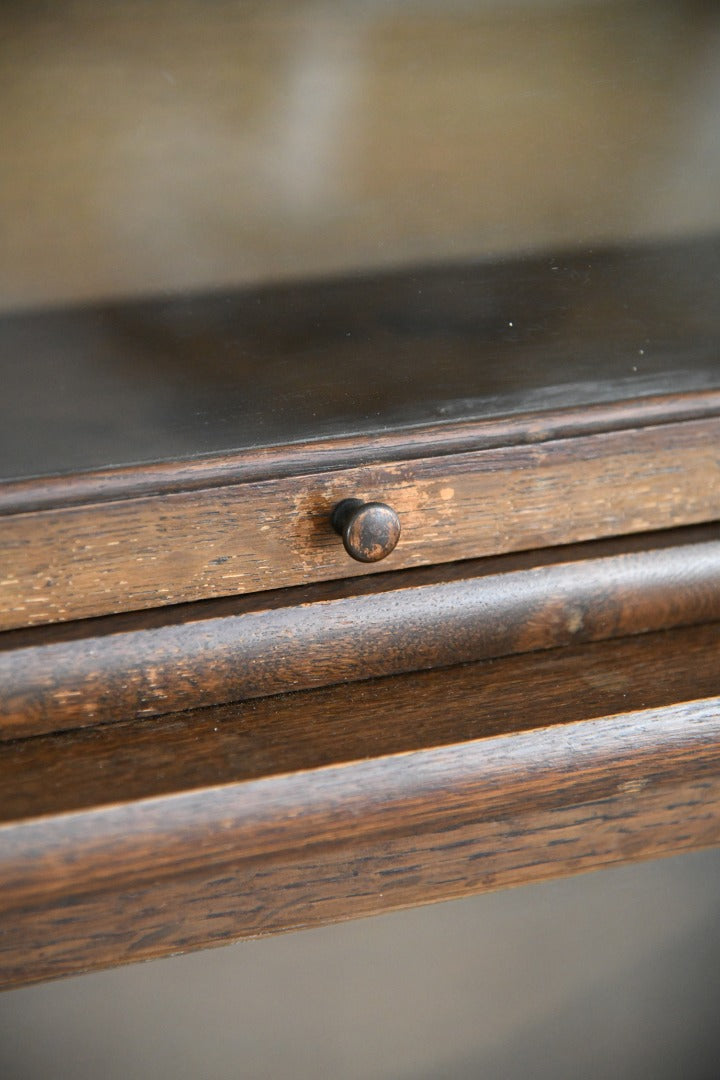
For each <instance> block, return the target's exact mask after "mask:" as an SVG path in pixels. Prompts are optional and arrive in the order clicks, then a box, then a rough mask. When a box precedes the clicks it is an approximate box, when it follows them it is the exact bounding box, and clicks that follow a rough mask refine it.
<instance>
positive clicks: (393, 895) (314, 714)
mask: <svg viewBox="0 0 720 1080" xmlns="http://www.w3.org/2000/svg"><path fill="white" fill-rule="evenodd" d="M718 658H720V632H719V630H718V625H717V624H710V625H707V626H702V627H692V628H687V629H681V630H675V631H669V632H663V633H658V634H648V635H644V636H641V637H636V638H630V639H624V640H617V641H610V642H603V643H599V644H591V645H583V646H571V647H567V648H564V649H558V650H553V651H547V652H541V653H535V654H531V655H529V656H523V657H511V658H507V659H501V660H494V661H484V662H481V663H478V664H473V665H465V666H460V667H457V668H454V669H450V670H448V671H445V672H427V673H419V674H414V675H405V676H396V677H394V678H390V679H382V680H376V681H372V682H368V683H365V684H362V687H358V688H355V689H348V688H335V689H329V688H326V689H323V690H315V691H308V692H306V693H304V694H297V695H289V696H286V697H279V698H265V699H262V700H260V701H254V702H248V703H246V704H244V705H234V706H224V707H219V708H216V709H205V710H200V711H199V712H198V713H195V714H192V713H190V714H180V715H176V716H174V717H171V718H166V719H165V720H159V721H157V724H156V725H155V724H153V725H148V724H144V723H134V724H126V725H116V726H115V725H112V726H106V727H98V728H94V729H87V730H85V731H81V732H76V733H69V734H66V735H54V736H45V737H38V738H34V739H25V740H19V741H17V742H15V743H9V744H6V745H5V746H4V747H2V748H0V778H1V779H0V820H1V821H2V824H1V825H0V883H1V884H0V914H1V918H0V973H1V974H0V978H1V979H2V982H3V985H18V984H21V983H23V982H29V981H33V980H37V979H42V978H49V977H53V976H57V975H61V974H68V973H70V972H77V971H80V970H90V969H93V968H96V967H101V966H105V965H107V964H113V963H120V962H127V961H130V960H132V959H142V958H148V957H151V956H159V955H165V954H167V953H169V952H173V951H178V950H179V949H188V948H194V947H200V946H205V945H208V944H219V943H221V942H223V941H228V940H235V939H237V938H240V937H244V936H254V935H257V934H264V933H272V932H276V931H278V930H287V929H292V928H298V927H300V926H308V925H320V924H322V923H324V922H328V921H332V920H337V919H342V918H348V917H352V916H355V915H360V914H370V913H372V912H376V911H381V910H389V909H392V908H397V907H402V906H406V905H409V904H417V903H425V902H428V901H432V900H439V899H447V898H450V897H455V896H461V895H466V894H468V893H471V892H477V891H481V890H483V889H488V888H497V887H501V886H503V885H507V884H519V883H522V882H527V881H534V880H541V879H543V878H547V877H551V876H556V875H560V874H567V873H573V872H577V871H580V870H587V869H591V868H596V867H599V866H604V865H610V864H614V863H619V862H623V861H631V860H634V859H639V858H647V857H650V856H656V855H661V854H671V853H673V852H677V851H683V850H689V849H691V848H695V847H701V846H708V845H712V844H717V843H719V842H720V779H719V776H720V696H719V694H718V691H719V690H720V678H719V676H718V672H719V671H720V668H719V666H718V662H717V661H718ZM351 706H352V707H351Z"/></svg>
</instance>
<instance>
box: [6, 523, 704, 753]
mask: <svg viewBox="0 0 720 1080" xmlns="http://www.w3.org/2000/svg"><path fill="white" fill-rule="evenodd" d="M713 619H720V527H718V526H717V525H712V526H698V527H695V528H689V529H678V530H671V531H669V532H667V533H653V534H643V535H641V536H635V537H623V538H620V539H617V540H609V541H594V542H591V543H587V544H579V545H574V546H572V547H569V548H567V547H558V548H551V549H546V550H544V551H536V552H527V553H522V554H517V555H508V556H500V557H495V558H490V559H484V560H475V561H472V560H471V561H468V562H462V563H451V564H448V565H445V566H439V567H430V568H423V569H416V570H408V571H400V572H395V573H389V574H381V575H376V576H372V577H369V578H360V579H351V580H349V581H342V582H334V583H323V584H318V585H315V586H308V587H304V588H295V589H290V590H280V591H270V592H267V593H263V594H256V595H253V596H248V597H240V598H237V599H235V598H234V599H226V600H217V601H204V602H200V603H197V604H190V605H178V606H176V607H171V608H165V609H160V610H155V611H149V612H144V613H134V614H129V615H118V616H112V617H109V618H105V619H89V620H84V621H82V622H78V623H70V624H60V625H56V626H54V627H50V628H47V627H36V628H33V629H29V630H19V631H8V632H6V633H4V634H0V685H2V688H3V693H2V701H1V702H0V738H2V739H9V738H17V737H21V736H27V735H36V734H41V733H47V732H51V731H56V730H63V729H68V728H73V727H84V726H87V725H93V724H99V723H109V722H117V721H122V720H124V719H127V718H131V717H151V716H156V715H160V714H163V713H170V712H175V711H178V710H182V709H190V708H194V707H198V706H205V705H217V704H223V703H227V702H231V701H240V700H243V699H247V698H253V697H261V696H264V695H268V694H274V693H279V692H287V691H290V690H302V689H307V688H310V687H314V686H323V685H330V684H333V683H342V682H350V681H356V680H362V679H367V678H370V677H374V676H378V675H388V674H394V673H398V672H404V671H415V670H420V669H427V668H433V667H442V666H446V665H452V664H457V663H461V662H466V661H471V660H479V659H484V658H487V657H494V656H502V655H506V654H511V653H520V652H529V651H532V650H535V649H544V648H553V647H555V646H559V645H566V644H571V643H573V642H581V641H592V640H600V639H603V638H610V637H616V636H623V635H627V634H634V633H645V632H647V631H652V630H659V629H664V628H668V627H673V626H680V625H689V624H692V623H701V622H706V621H710V620H713Z"/></svg>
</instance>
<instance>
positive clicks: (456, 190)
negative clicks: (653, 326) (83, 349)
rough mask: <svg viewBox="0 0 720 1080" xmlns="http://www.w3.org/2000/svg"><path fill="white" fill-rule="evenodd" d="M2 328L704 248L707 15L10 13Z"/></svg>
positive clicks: (393, 8)
mask: <svg viewBox="0 0 720 1080" xmlns="http://www.w3.org/2000/svg"><path fill="white" fill-rule="evenodd" d="M0 100H1V101H2V118H1V120H0V124H1V127H0V145H1V146H2V150H1V152H0V226H1V229H2V241H1V243H0V306H1V307H2V308H4V309H5V310H8V309H14V308H18V307H22V306H43V305H46V304H58V303H67V302H76V301H82V300H87V299H94V298H109V297H126V296H137V295H145V294H147V293H162V292H163V291H167V290H169V291H173V290H193V289H204V288H208V287H217V286H226V285H245V284H255V283H261V282H271V281H278V280H283V279H288V278H306V277H312V276H316V275H327V274H335V273H340V272H346V271H348V270H354V269H362V270H367V269H373V268H376V267H388V266H398V265H403V264H407V263H416V262H428V261H443V260H448V259H450V260H456V259H462V258H465V257H472V258H476V257H480V258H487V257H492V256H496V255H503V254H507V253H518V252H525V251H530V250H538V249H550V248H554V249H556V250H557V249H560V248H568V247H573V246H578V245H588V244H594V243H603V242H611V241H616V240H623V241H627V240H633V239H640V238H647V237H656V236H663V237H665V236H676V235H687V234H695V233H702V232H707V231H709V230H712V229H713V228H717V227H718V226H720V123H718V116H720V5H718V4H717V3H715V2H713V0H702V2H700V0H642V2H633V0H267V2H263V3H257V2H249V0H245V2H242V0H240V2H239V0H152V2H148V0H103V3H102V4H97V3H94V2H93V0H32V2H27V0H4V3H3V5H2V11H1V13H0Z"/></svg>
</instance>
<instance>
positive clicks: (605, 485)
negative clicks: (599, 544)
mask: <svg viewBox="0 0 720 1080" xmlns="http://www.w3.org/2000/svg"><path fill="white" fill-rule="evenodd" d="M719 440H720V418H711V419H706V420H697V421H689V422H685V423H679V424H669V425H663V426H662V427H649V428H639V429H632V430H629V431H618V432H608V433H606V434H602V435H596V436H587V437H579V438H574V439H564V440H557V441H552V442H546V443H542V444H540V445H538V446H532V447H527V446H513V447H507V448H504V449H496V450H484V451H479V452H477V453H469V454H457V455H452V456H449V457H442V458H430V459H420V460H413V461H406V462H397V463H392V464H387V465H378V466H366V467H361V468H354V469H340V470H337V471H335V472H332V473H323V474H316V475H311V476H303V477H289V478H283V479H279V480H274V481H265V482H257V483H247V484H238V485H234V486H227V487H222V488H211V489H206V490H199V491H190V492H184V493H177V494H172V495H166V496H157V497H146V498H136V499H127V500H122V501H116V502H113V503H98V504H95V505H87V506H78V507H70V508H66V509H58V510H46V511H37V512H29V513H25V514H18V515H16V516H11V517H7V518H6V519H5V520H4V521H3V523H2V530H0V557H1V558H2V561H3V566H4V567H5V568H6V569H5V570H4V577H3V578H2V580H0V589H1V590H2V593H1V598H2V612H1V614H0V628H2V629H11V628H13V627H18V626H24V625H34V624H41V623H48V622H54V621H63V620H68V619H75V618H84V617H88V616H96V615H103V614H108V613H113V612H118V611H128V610H133V609H142V608H148V607H155V606H158V605H166V604H174V603H181V602H184V601H190V600H198V599H204V598H209V597H214V596H227V595H231V594H234V593H248V592H254V591H258V590H263V589H271V588H278V587H285V586H292V585H298V584H305V583H309V582H314V581H323V580H331V579H334V578H343V577H347V576H351V575H354V574H364V573H368V572H370V573H372V572H376V571H377V569H380V570H384V569H400V568H405V567H411V566H421V565H427V564H429V563H433V562H435V563H436V562H446V561H452V560H456V559H466V558H473V557H480V556H485V555H493V554H498V553H502V552H508V551H518V550H523V549H526V548H535V547H543V546H549V545H555V544H563V543H569V542H574V541H580V540H586V539H592V538H597V537H603V536H609V535H617V534H622V533H632V532H641V531H645V530H649V529H661V528H669V527H672V526H676V525H686V524H692V523H695V522H702V521H709V520H713V519H714V518H716V517H720V458H718V454H717V450H716V447H717V445H718V441H719ZM348 497H352V498H360V499H362V500H364V501H374V500H376V499H381V500H382V501H384V502H387V503H389V504H390V505H392V506H393V507H394V508H395V510H396V511H397V513H398V515H399V518H400V523H401V528H402V539H401V541H400V543H399V544H398V546H397V548H396V549H395V551H393V552H392V554H391V555H389V556H388V558H387V559H386V560H384V561H383V562H382V564H381V565H380V566H379V567H373V566H370V567H368V566H364V565H363V566H359V565H358V564H355V563H353V561H352V560H351V559H350V558H349V557H348V556H347V554H346V552H345V551H344V549H343V547H342V543H341V541H340V539H339V538H338V536H337V535H336V534H335V532H334V530H333V528H332V524H331V515H332V510H333V508H334V507H335V506H336V505H337V503H339V502H340V501H342V499H344V498H348Z"/></svg>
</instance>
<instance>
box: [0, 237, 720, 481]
mask: <svg viewBox="0 0 720 1080" xmlns="http://www.w3.org/2000/svg"><path fill="white" fill-rule="evenodd" d="M718 273H720V241H719V240H718V237H717V236H710V237H706V238H702V239H700V238H691V239H689V240H683V241H676V242H673V243H667V242H666V243H661V244H646V245H644V246H627V245H626V246H624V247H618V248H615V249H612V250H610V249H608V250H600V249H597V248H595V249H593V250H579V251H574V252H569V253H568V252H549V253H546V254H541V255H535V256H532V257H530V258H519V259H518V258H514V259H506V260H503V261H500V262H495V263H492V262H490V263H489V262H483V261H474V262H469V263H463V264H450V265H442V264H441V265H438V266H430V267H427V266H424V267H423V266H421V267H410V268H404V269H401V270H398V271H395V272H382V273H377V274H372V275H355V276H349V277H346V278H344V279H336V280H332V279H328V280H322V281H311V282H307V281H305V282H302V281H301V282H298V283H289V284H283V285H277V286H269V287H263V288H255V289H248V290H240V291H236V292H234V293H233V292H230V293H218V294H210V295H195V296H185V297H166V296H164V297H158V298H155V299H150V300H148V301H142V302H130V303H125V304H103V305H96V306H90V307H87V308H76V309H60V310H56V311H48V312H32V313H23V314H20V315H15V316H8V317H5V318H3V319H2V320H0V376H1V377H2V386H3V394H2V397H1V398H0V479H2V480H11V479H25V478H28V477H32V476H47V475H57V474H64V473H73V472H78V471H84V470H92V469H104V468H107V467H109V466H119V465H128V464H139V463H142V462H158V461H167V460H176V459H180V458H189V457H193V456H195V455H200V454H212V453H221V454H224V453H227V452H230V451H236V450H243V449H251V448H255V447H258V446H273V445H277V444H288V443H294V442H303V441H306V440H308V439H317V438H332V437H336V436H341V437H342V436H358V435H365V436H372V435H373V434H375V433H378V432H383V431H386V430H388V429H389V428H391V429H397V428H400V427H413V426H417V425H424V424H432V423H436V422H437V421H459V420H468V419H476V420H477V419H487V418H489V417H493V416H494V417H508V416H513V415H514V414H517V413H524V412H528V411H547V410H550V411H552V410H555V409H557V408H558V407H563V406H587V405H592V404H600V403H608V402H613V401H618V400H621V399H628V398H639V397H643V396H645V395H653V394H666V393H677V392H689V391H698V390H707V389H715V390H717V389H720V369H719V368H718V343H719V342H720V312H719V310H718V304H717V277H718Z"/></svg>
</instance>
